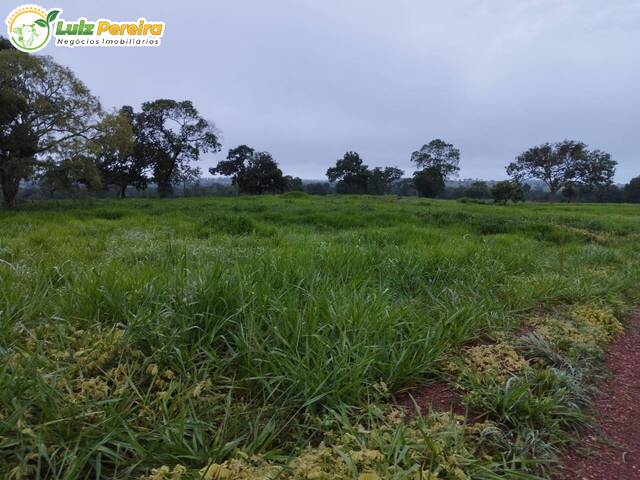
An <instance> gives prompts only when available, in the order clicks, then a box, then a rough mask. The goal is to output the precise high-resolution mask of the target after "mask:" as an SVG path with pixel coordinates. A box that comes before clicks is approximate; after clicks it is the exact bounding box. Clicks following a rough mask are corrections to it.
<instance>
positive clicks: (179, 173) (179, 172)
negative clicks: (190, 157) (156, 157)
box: [171, 165, 202, 196]
mask: <svg viewBox="0 0 640 480" xmlns="http://www.w3.org/2000/svg"><path fill="white" fill-rule="evenodd" d="M201 176H202V170H200V167H192V166H191V165H186V166H185V167H184V168H180V169H176V170H175V171H174V174H173V178H172V179H171V185H182V195H183V196H186V195H187V187H188V186H189V185H193V186H196V187H197V186H198V184H199V182H200V177H201Z"/></svg>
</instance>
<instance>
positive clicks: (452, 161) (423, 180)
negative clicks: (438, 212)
mask: <svg viewBox="0 0 640 480" xmlns="http://www.w3.org/2000/svg"><path fill="white" fill-rule="evenodd" d="M411 162H413V163H414V164H415V165H416V167H418V170H417V171H416V172H415V173H414V174H413V183H414V185H415V188H416V190H417V192H418V194H419V195H421V196H424V197H436V196H438V195H439V194H440V193H442V192H443V191H444V188H445V182H446V180H447V178H449V177H450V176H452V175H455V174H456V173H457V172H458V171H459V170H460V166H459V165H460V150H458V149H457V148H456V147H454V146H453V145H452V144H451V143H447V142H445V141H444V140H440V139H439V138H436V139H434V140H431V141H430V142H429V143H427V144H426V145H423V146H422V148H420V150H417V151H415V152H413V153H412V154H411Z"/></svg>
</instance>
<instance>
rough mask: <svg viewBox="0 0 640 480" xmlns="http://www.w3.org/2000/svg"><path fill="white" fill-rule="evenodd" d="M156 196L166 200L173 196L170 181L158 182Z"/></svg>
mask: <svg viewBox="0 0 640 480" xmlns="http://www.w3.org/2000/svg"><path fill="white" fill-rule="evenodd" d="M158 195H160V198H167V197H170V196H172V195H173V185H171V180H168V181H166V182H165V181H162V182H158Z"/></svg>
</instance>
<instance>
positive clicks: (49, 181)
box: [40, 155, 102, 195]
mask: <svg viewBox="0 0 640 480" xmlns="http://www.w3.org/2000/svg"><path fill="white" fill-rule="evenodd" d="M40 185H41V186H42V188H43V189H44V190H47V191H48V192H49V194H50V195H53V194H54V193H55V192H66V193H76V192H77V191H78V190H79V189H80V186H84V187H85V188H86V189H87V190H88V191H92V192H96V191H98V190H100V187H101V186H102V182H101V178H100V170H98V167H97V166H96V164H95V162H94V161H93V159H92V158H90V157H86V156H83V155H79V156H74V157H72V158H67V159H64V160H62V161H60V162H51V163H47V164H45V165H44V173H43V175H42V176H41V178H40Z"/></svg>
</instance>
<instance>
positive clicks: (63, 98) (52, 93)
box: [0, 48, 100, 207]
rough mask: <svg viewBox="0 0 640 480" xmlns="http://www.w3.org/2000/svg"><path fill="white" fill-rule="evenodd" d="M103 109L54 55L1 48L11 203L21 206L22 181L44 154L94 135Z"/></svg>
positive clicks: (2, 179)
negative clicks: (92, 133)
mask: <svg viewBox="0 0 640 480" xmlns="http://www.w3.org/2000/svg"><path fill="white" fill-rule="evenodd" d="M99 111H100V104H99V102H98V100H97V99H96V98H95V97H94V96H93V95H91V93H90V91H89V89H88V88H87V87H86V86H85V85H84V83H82V82H81V81H80V80H79V79H78V78H77V77H76V76H75V75H74V74H73V72H72V71H71V70H70V69H69V68H67V67H63V66H61V65H59V64H58V63H56V62H54V61H53V60H52V59H51V58H50V57H40V56H36V55H27V54H24V53H21V52H19V51H17V50H13V49H10V48H7V49H2V50H0V187H1V188H2V194H3V197H4V202H5V204H6V205H7V206H10V207H11V206H14V205H15V200H16V196H17V194H18V190H19V187H20V181H21V180H23V179H25V180H26V179H31V178H32V177H33V176H34V174H35V173H36V168H37V167H38V165H39V162H38V156H39V155H40V156H42V155H44V154H47V155H53V154H54V153H55V151H56V150H57V151H60V150H63V149H64V148H65V145H66V144H67V143H68V141H70V140H72V139H74V138H76V137H78V136H82V135H86V134H88V132H89V131H90V130H91V129H92V128H93V125H94V124H95V119H96V115H97V114H98V113H99Z"/></svg>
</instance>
